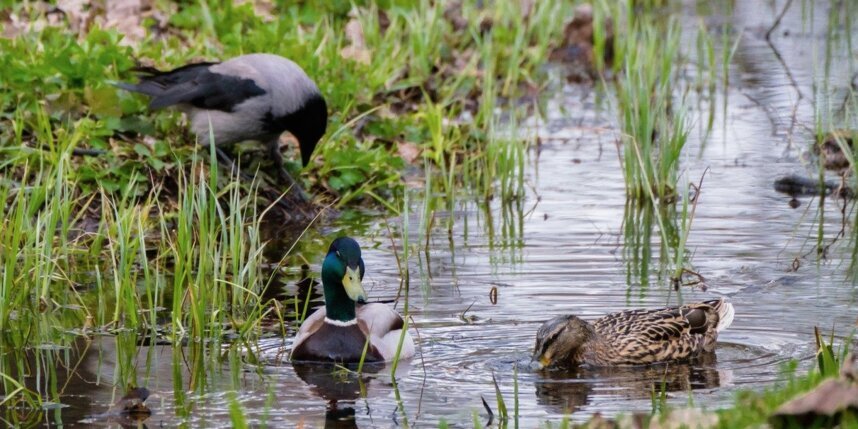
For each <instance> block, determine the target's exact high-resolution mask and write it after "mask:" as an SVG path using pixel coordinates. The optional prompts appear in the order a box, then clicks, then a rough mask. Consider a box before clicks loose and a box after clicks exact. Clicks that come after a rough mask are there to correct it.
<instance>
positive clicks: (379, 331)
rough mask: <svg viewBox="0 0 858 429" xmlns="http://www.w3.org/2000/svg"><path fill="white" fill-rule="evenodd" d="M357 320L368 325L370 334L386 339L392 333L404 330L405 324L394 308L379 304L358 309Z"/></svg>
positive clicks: (365, 305)
mask: <svg viewBox="0 0 858 429" xmlns="http://www.w3.org/2000/svg"><path fill="white" fill-rule="evenodd" d="M357 318H358V320H360V321H361V322H362V323H364V324H366V327H367V329H368V332H367V333H368V334H371V335H373V336H377V337H384V336H385V335H387V334H388V333H390V332H391V331H396V330H399V329H402V327H403V326H404V325H405V322H404V321H403V320H402V316H400V315H399V313H397V312H396V310H394V309H393V308H391V307H389V306H387V305H385V304H382V303H378V302H374V303H370V304H364V305H360V306H358V307H357Z"/></svg>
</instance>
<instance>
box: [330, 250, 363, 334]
mask: <svg viewBox="0 0 858 429" xmlns="http://www.w3.org/2000/svg"><path fill="white" fill-rule="evenodd" d="M364 271H365V268H364V264H363V259H362V258H361V255H360V245H358V243H357V241H355V240H353V239H351V238H349V237H340V238H338V239H336V240H334V242H333V243H331V247H330V248H329V249H328V254H327V255H326V256H325V262H324V263H322V287H323V288H324V290H325V310H326V311H327V317H328V318H329V319H333V320H339V321H349V320H353V319H354V318H355V302H360V303H363V302H366V291H365V290H364V289H363V285H361V281H362V280H363V274H364Z"/></svg>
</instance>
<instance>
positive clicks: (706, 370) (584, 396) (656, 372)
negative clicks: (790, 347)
mask: <svg viewBox="0 0 858 429" xmlns="http://www.w3.org/2000/svg"><path fill="white" fill-rule="evenodd" d="M539 376H540V378H539V379H538V380H537V381H536V382H535V383H534V385H535V387H536V398H537V402H538V403H539V404H541V405H545V406H547V407H550V408H551V409H552V410H553V411H554V412H556V413H560V414H573V413H575V412H576V411H578V410H579V409H581V408H583V407H585V406H586V405H588V404H589V403H590V400H591V397H592V396H594V395H599V394H605V393H610V394H612V395H619V396H621V397H624V398H626V399H629V400H641V399H644V400H649V399H653V397H654V396H655V395H659V394H661V393H662V392H665V393H671V392H693V391H694V390H701V389H714V388H717V387H720V386H721V373H720V372H719V370H718V369H717V358H716V356H715V353H708V354H704V355H702V356H699V357H698V358H696V359H695V360H694V361H693V362H688V363H670V364H659V365H651V366H635V367H612V368H594V367H580V368H574V369H568V370H549V371H541V372H540V373H539ZM728 378H729V377H728Z"/></svg>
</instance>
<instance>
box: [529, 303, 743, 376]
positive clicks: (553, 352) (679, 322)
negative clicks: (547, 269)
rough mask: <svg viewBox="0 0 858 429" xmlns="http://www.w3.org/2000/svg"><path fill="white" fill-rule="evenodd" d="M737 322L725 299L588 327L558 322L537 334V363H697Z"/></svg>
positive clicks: (572, 319) (618, 316) (626, 315)
mask: <svg viewBox="0 0 858 429" xmlns="http://www.w3.org/2000/svg"><path fill="white" fill-rule="evenodd" d="M732 321H733V305H732V304H730V303H728V302H726V301H725V300H724V299H718V300H712V301H705V302H701V303H694V304H687V305H683V306H679V307H667V308H662V309H658V310H628V311H623V312H620V313H615V314H610V315H608V316H605V317H602V318H601V319H598V320H595V321H593V322H592V323H588V322H586V321H584V320H581V319H579V318H578V317H576V316H571V315H569V316H558V317H555V318H553V319H551V320H549V321H547V322H545V323H544V324H543V325H542V327H540V328H539V331H538V332H537V334H536V347H535V348H534V350H533V362H534V364H535V365H536V366H537V367H539V368H544V367H571V366H576V365H582V364H587V365H594V366H621V365H645V364H651V363H657V362H667V361H675V360H683V359H689V358H693V357H695V356H698V355H700V354H701V353H704V352H711V351H713V350H715V341H716V340H717V338H718V332H720V331H723V330H724V329H726V328H727V327H728V326H730V323H731V322H732Z"/></svg>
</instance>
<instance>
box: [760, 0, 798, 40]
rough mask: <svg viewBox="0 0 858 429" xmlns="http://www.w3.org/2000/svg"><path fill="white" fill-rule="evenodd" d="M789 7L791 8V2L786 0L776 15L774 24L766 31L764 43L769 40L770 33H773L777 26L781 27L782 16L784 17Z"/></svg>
mask: <svg viewBox="0 0 858 429" xmlns="http://www.w3.org/2000/svg"><path fill="white" fill-rule="evenodd" d="M790 6H792V0H787V2H786V4H785V5H784V8H783V10H781V13H779V14H778V16H777V18H775V22H774V23H772V26H771V27H769V30H768V31H766V41H768V40H771V37H772V33H773V32H774V31H775V29H776V28H778V26H779V25H781V20H783V19H784V15H786V13H787V10H789V8H790Z"/></svg>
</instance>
